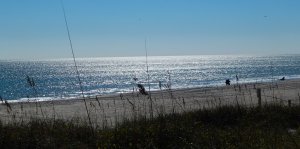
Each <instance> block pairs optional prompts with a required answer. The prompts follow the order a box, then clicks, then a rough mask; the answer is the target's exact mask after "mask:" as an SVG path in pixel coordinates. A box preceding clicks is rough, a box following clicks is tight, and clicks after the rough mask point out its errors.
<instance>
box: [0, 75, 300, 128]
mask: <svg viewBox="0 0 300 149" xmlns="http://www.w3.org/2000/svg"><path fill="white" fill-rule="evenodd" d="M258 88H260V89H261V101H262V105H263V104H273V103H278V104H281V105H286V106H288V105H289V102H290V103H291V106H292V105H295V104H300V94H299V93H300V79H291V80H284V81H279V80H278V81H274V82H268V83H246V84H232V85H229V86H217V87H201V88H184V89H175V90H168V89H166V90H162V91H153V92H150V94H151V99H150V98H149V96H145V95H142V94H140V93H138V92H133V93H126V94H117V95H106V96H101V95H99V96H97V97H86V98H85V102H84V100H83V99H72V100H55V101H45V102H30V103H28V102H22V103H10V104H9V105H10V107H11V109H10V108H9V107H8V106H7V105H6V104H4V103H2V104H1V105H0V116H1V119H2V120H3V122H10V121H12V120H14V121H15V120H17V121H27V120H30V119H32V118H41V119H64V120H72V119H80V120H84V121H85V120H87V118H88V117H87V110H86V108H85V103H86V106H87V109H88V113H89V115H90V118H91V121H92V123H94V124H97V125H106V126H113V125H115V122H116V121H118V122H120V121H123V120H124V119H132V118H136V117H139V116H147V117H150V116H152V115H153V116H155V115H157V114H167V113H172V112H186V111H191V110H195V109H199V108H215V107H218V106H222V105H233V104H234V105H240V106H258V97H257V89H258Z"/></svg>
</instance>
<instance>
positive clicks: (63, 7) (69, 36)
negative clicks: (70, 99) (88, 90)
mask: <svg viewBox="0 0 300 149" xmlns="http://www.w3.org/2000/svg"><path fill="white" fill-rule="evenodd" d="M60 3H61V7H62V11H63V14H64V19H65V25H66V29H67V33H68V39H69V44H70V48H71V51H72V56H73V61H74V65H75V70H76V75H77V79H78V82H79V86H80V90H81V95H82V98H83V101H84V105H85V110H86V113H87V116H88V119H89V123H90V125H91V126H92V121H91V118H90V113H89V111H88V108H87V104H86V100H85V96H84V92H83V86H82V81H81V79H80V73H79V71H78V66H77V62H76V58H75V54H74V49H73V43H72V40H71V34H70V29H69V25H68V20H67V16H66V11H65V6H64V3H63V0H60Z"/></svg>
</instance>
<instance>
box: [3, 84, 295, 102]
mask: <svg viewBox="0 0 300 149" xmlns="http://www.w3.org/2000/svg"><path fill="white" fill-rule="evenodd" d="M293 80H296V81H297V80H300V78H291V79H286V80H284V81H293ZM272 82H274V83H275V82H281V80H279V79H276V80H266V81H256V82H252V81H249V82H245V81H244V82H241V83H236V81H234V82H233V83H231V85H230V86H235V85H245V84H246V85H251V84H269V83H272ZM224 86H226V85H225V81H224V83H223V85H222V84H217V85H214V84H212V85H207V86H199V87H182V88H174V89H172V91H177V90H188V89H201V88H208V89H210V88H219V87H224ZM145 87H147V85H146V84H145ZM147 88H148V87H147ZM147 91H148V90H147ZM161 91H162V92H166V91H168V89H162V90H160V89H152V90H151V93H156V92H161ZM136 92H137V91H135V93H136ZM120 94H123V95H124V94H132V91H128V92H123V93H120V92H115V93H106V94H97V95H86V94H84V95H85V98H86V99H89V98H95V97H96V96H97V97H107V98H109V97H111V98H114V97H116V96H120ZM80 96H82V95H80ZM80 96H73V97H72V96H69V97H59V96H57V97H30V98H19V99H8V100H6V101H7V102H8V103H10V104H15V103H35V102H55V101H67V100H83V99H82V97H80ZM1 104H4V103H3V102H1V103H0V105H1Z"/></svg>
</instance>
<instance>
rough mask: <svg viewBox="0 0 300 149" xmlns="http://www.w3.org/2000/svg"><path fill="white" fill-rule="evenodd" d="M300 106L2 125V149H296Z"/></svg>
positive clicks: (234, 107) (299, 123) (299, 127)
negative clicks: (111, 122)
mask: <svg viewBox="0 0 300 149" xmlns="http://www.w3.org/2000/svg"><path fill="white" fill-rule="evenodd" d="M299 146H300V106H292V107H284V106H278V105H268V106H264V107H262V108H249V107H247V108H246V107H239V106H224V107H218V108H214V109H202V110H198V111H193V112H186V113H181V114H168V115H165V114H162V115H160V116H158V117H156V118H153V119H146V118H139V119H137V120H128V121H124V122H123V123H121V124H118V125H117V126H116V127H114V128H102V127H101V128H98V127H96V128H91V127H90V125H89V123H83V122H82V121H81V120H78V119H77V120H72V121H62V120H38V119H33V120H31V121H30V122H29V123H28V122H26V123H25V122H24V123H22V122H15V123H9V124H6V123H3V122H1V123H0V148H290V149H293V148H299Z"/></svg>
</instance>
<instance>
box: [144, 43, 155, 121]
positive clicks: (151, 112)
mask: <svg viewBox="0 0 300 149" xmlns="http://www.w3.org/2000/svg"><path fill="white" fill-rule="evenodd" d="M145 52H146V67H147V80H148V89H149V99H150V118H153V101H152V98H151V92H150V75H149V65H148V49H147V38H145Z"/></svg>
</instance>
